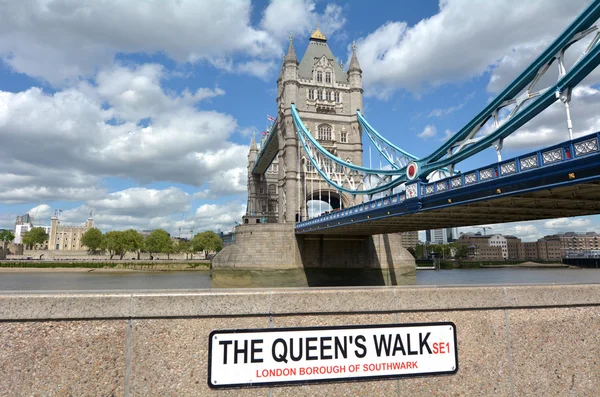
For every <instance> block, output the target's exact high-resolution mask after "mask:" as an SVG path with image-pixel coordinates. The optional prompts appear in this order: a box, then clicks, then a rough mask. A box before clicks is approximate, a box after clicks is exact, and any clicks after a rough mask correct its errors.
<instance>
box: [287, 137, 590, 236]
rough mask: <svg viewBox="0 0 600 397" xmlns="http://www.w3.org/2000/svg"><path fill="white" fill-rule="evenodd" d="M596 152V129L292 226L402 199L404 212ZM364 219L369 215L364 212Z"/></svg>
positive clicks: (327, 222)
mask: <svg viewBox="0 0 600 397" xmlns="http://www.w3.org/2000/svg"><path fill="white" fill-rule="evenodd" d="M598 152H600V132H596V133H593V134H590V135H586V136H583V137H580V138H577V139H573V140H570V141H566V142H562V143H559V144H556V145H553V146H549V147H546V148H543V149H540V150H536V151H534V152H530V153H527V154H523V155H520V156H517V157H514V158H512V159H509V160H505V161H501V162H498V163H493V164H490V165H487V166H484V167H480V168H477V169H475V170H473V171H468V172H465V173H463V174H461V175H458V176H456V175H455V176H451V177H448V178H445V179H441V180H439V181H436V182H433V183H426V182H424V181H422V180H417V181H415V182H413V183H410V184H406V190H405V191H404V192H401V193H395V194H392V195H389V196H386V197H382V198H378V199H376V200H372V201H369V202H366V203H363V204H359V205H356V206H353V207H349V208H345V209H343V210H340V211H335V212H333V213H329V214H326V215H322V216H319V217H316V218H312V219H310V220H307V221H303V222H299V223H297V224H296V229H299V228H306V227H308V228H309V230H312V227H315V228H319V227H321V226H325V227H334V226H336V224H338V223H341V221H342V220H344V221H347V220H348V219H352V217H353V216H356V215H358V214H365V213H368V212H371V211H377V210H380V209H382V208H384V207H387V206H392V205H394V206H397V205H398V204H403V203H404V204H405V205H406V206H407V208H406V212H410V211H416V210H418V209H419V208H420V205H419V204H418V202H419V199H422V198H426V197H429V196H434V195H437V194H441V193H445V192H448V191H453V190H457V189H462V188H466V187H471V186H476V185H479V184H483V183H488V182H490V181H493V180H497V179H499V178H506V177H510V176H513V175H517V174H522V173H526V172H531V171H533V170H537V169H541V168H546V167H553V166H556V165H558V164H561V163H566V162H570V161H573V160H576V159H579V158H582V157H585V156H587V155H590V154H594V153H598ZM415 199H417V200H415ZM395 212H396V211H395ZM396 213H397V212H396ZM388 215H389V212H388ZM363 218H364V217H363ZM367 219H369V216H368V215H367Z"/></svg>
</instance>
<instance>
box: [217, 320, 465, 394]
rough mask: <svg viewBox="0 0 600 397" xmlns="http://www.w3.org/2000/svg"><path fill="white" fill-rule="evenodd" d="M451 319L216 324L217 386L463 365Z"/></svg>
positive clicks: (432, 371) (451, 369)
mask: <svg viewBox="0 0 600 397" xmlns="http://www.w3.org/2000/svg"><path fill="white" fill-rule="evenodd" d="M456 347H457V343H456V326H455V325H454V323H451V322H442V323H419V324H386V325H363V326H347V327H310V328H268V329H256V330H247V329H246V330H221V331H219V330H217V331H213V332H212V333H211V334H210V336H209V367H208V385H209V386H210V387H212V388H220V387H247V386H268V385H276V384H295V383H302V384H306V383H317V382H329V381H352V380H368V379H382V378H398V377H410V376H417V375H442V374H454V373H456V371H458V352H457V350H456Z"/></svg>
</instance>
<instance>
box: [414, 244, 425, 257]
mask: <svg viewBox="0 0 600 397" xmlns="http://www.w3.org/2000/svg"><path fill="white" fill-rule="evenodd" d="M425 256H426V255H425V244H417V246H416V247H415V258H425Z"/></svg>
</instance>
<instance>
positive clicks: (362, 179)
mask: <svg viewBox="0 0 600 397" xmlns="http://www.w3.org/2000/svg"><path fill="white" fill-rule="evenodd" d="M291 110H292V119H293V121H294V125H295V126H296V133H297V134H298V136H299V138H300V142H301V144H302V148H303V149H304V152H305V153H306V154H307V157H308V159H309V161H310V164H311V165H312V167H313V168H314V170H315V171H316V172H317V173H318V174H319V175H321V177H322V178H323V179H324V180H325V181H326V182H327V183H328V184H329V185H331V186H333V187H334V188H335V189H337V190H339V191H342V192H346V193H350V194H354V195H355V194H363V195H369V194H375V193H379V192H384V191H391V190H392V189H393V188H394V187H396V186H398V185H400V184H401V183H403V182H404V181H405V178H404V179H403V177H402V172H400V171H399V170H395V169H389V170H383V169H371V168H367V167H362V166H359V165H356V164H352V163H348V162H346V161H344V160H343V159H340V158H339V157H336V156H334V155H333V154H331V153H330V152H329V151H328V150H327V149H325V148H324V147H323V146H321V144H320V143H319V142H318V141H317V140H316V139H315V138H314V137H313V136H312V135H311V133H310V132H308V130H307V129H306V126H305V125H304V123H303V122H302V119H301V118H300V115H299V114H298V110H297V109H296V106H295V105H294V104H292V106H291Z"/></svg>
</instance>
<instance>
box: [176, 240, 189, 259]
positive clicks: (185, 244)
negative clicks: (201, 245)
mask: <svg viewBox="0 0 600 397" xmlns="http://www.w3.org/2000/svg"><path fill="white" fill-rule="evenodd" d="M193 248H194V247H193V246H192V242H191V241H187V240H179V242H178V243H177V244H176V245H175V251H176V252H177V253H183V254H185V259H189V255H190V254H191V255H193Z"/></svg>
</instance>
